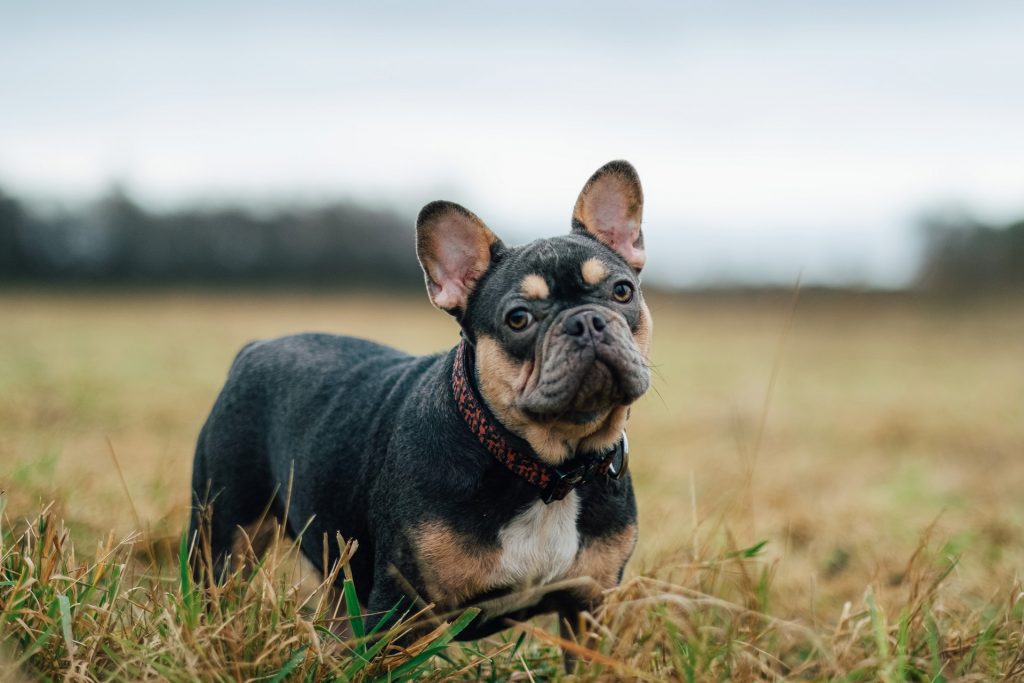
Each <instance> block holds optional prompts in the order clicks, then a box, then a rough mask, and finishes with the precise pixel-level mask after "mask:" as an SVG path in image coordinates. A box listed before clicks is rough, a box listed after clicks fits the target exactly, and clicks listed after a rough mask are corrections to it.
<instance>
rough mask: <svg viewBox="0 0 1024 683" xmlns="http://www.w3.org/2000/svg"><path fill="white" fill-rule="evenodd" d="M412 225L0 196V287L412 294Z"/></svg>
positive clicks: (359, 210) (339, 208)
mask: <svg viewBox="0 0 1024 683" xmlns="http://www.w3.org/2000/svg"><path fill="white" fill-rule="evenodd" d="M412 226H413V219H412V218H411V217H404V216H400V215H398V214H397V213H396V212H394V211H388V210H379V209H373V208H368V207H366V206H362V205H359V204H356V203H353V202H335V203H327V204H323V205H319V206H303V207H279V208H274V209H270V210H266V211H255V210H253V209H251V208H247V207H244V206H238V205H225V206H221V207H216V208H210V207H185V208H180V209H176V210H173V211H167V212H155V211H150V210H147V209H145V208H143V207H142V206H141V205H140V204H138V203H137V202H135V201H134V200H132V199H131V198H130V197H129V196H128V195H127V194H126V193H124V192H123V191H120V190H112V191H111V192H109V193H107V194H106V195H105V196H104V197H102V198H101V199H99V200H97V201H95V202H91V203H89V204H87V205H84V206H81V207H78V208H76V209H70V210H69V209H60V210H53V209H51V210H46V209H43V208H39V207H35V206H32V205H30V204H28V203H27V202H24V201H21V200H19V199H18V198H16V197H14V196H11V195H10V194H7V193H4V192H3V191H0V282H3V283H81V284H89V283H93V284H111V285H117V284H140V285H147V284H152V285H161V284H197V285H268V286H273V285H300V286H306V285H308V286H335V285H337V286H362V285H367V286H373V287H388V288H405V287H412V286H416V287H422V276H421V274H420V270H419V266H418V265H417V263H416V257H415V252H414V248H413V244H414V241H413V227H412Z"/></svg>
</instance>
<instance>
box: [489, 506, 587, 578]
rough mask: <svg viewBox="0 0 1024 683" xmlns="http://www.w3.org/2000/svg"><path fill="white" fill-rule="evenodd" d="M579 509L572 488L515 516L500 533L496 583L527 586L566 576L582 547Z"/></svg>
mask: <svg viewBox="0 0 1024 683" xmlns="http://www.w3.org/2000/svg"><path fill="white" fill-rule="evenodd" d="M579 511H580V501H579V497H578V496H577V495H576V492H575V491H572V492H570V493H569V495H567V496H566V497H565V498H563V499H562V500H559V501H555V502H552V503H550V504H548V505H545V504H544V503H543V502H541V501H539V500H538V501H536V502H534V503H532V504H531V505H530V506H529V507H527V508H526V509H525V510H523V511H521V512H519V514H517V515H516V516H515V517H513V518H512V520H511V521H509V522H508V523H507V524H506V525H505V526H503V527H502V528H501V529H500V531H499V532H498V541H499V543H500V546H501V550H500V556H499V558H498V562H497V568H496V572H495V573H496V575H495V577H494V582H495V584H497V585H505V586H515V587H526V586H535V585H538V584H543V583H548V582H550V581H554V580H557V579H559V578H562V577H564V576H565V575H566V574H567V573H568V571H569V568H570V567H571V566H572V563H573V560H574V559H575V558H576V553H577V551H578V550H579V545H580V538H579V531H578V530H577V528H576V520H577V517H579Z"/></svg>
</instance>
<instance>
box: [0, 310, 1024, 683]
mask: <svg viewBox="0 0 1024 683" xmlns="http://www.w3.org/2000/svg"><path fill="white" fill-rule="evenodd" d="M651 304H652V310H653V312H654V316H655V348H654V358H653V361H654V364H655V366H656V379H655V384H654V386H655V389H656V391H654V392H651V394H650V395H649V396H648V397H646V398H645V399H644V400H643V401H642V402H641V404H640V405H638V406H637V408H636V409H635V411H634V417H633V420H632V422H631V427H630V441H631V445H632V447H633V458H632V463H631V466H632V468H633V472H634V476H635V479H636V485H637V493H638V499H639V504H640V512H641V530H640V534H641V536H640V537H641V540H640V545H639V547H638V550H637V554H636V557H635V558H634V560H633V562H632V563H631V565H630V568H629V570H628V572H627V579H626V581H625V582H624V584H623V586H622V587H621V588H619V589H617V590H615V591H613V592H611V593H610V594H609V595H608V597H607V603H606V606H605V607H604V609H602V610H601V611H600V612H599V613H598V614H595V615H591V616H590V617H589V618H590V619H591V624H590V626H591V631H592V632H594V633H595V634H596V636H595V638H594V639H592V640H590V641H587V642H581V643H560V642H559V640H558V638H557V636H555V635H554V634H555V633H557V629H555V628H554V624H553V622H552V620H550V619H538V620H535V621H534V622H531V623H529V624H523V625H517V626H516V627H514V628H512V629H510V630H509V631H506V632H505V633H503V634H501V635H500V636H497V637H494V638H490V639H486V640H483V641H478V642H472V643H449V642H447V641H448V638H449V637H450V636H452V635H454V633H453V632H454V631H455V630H456V629H457V628H458V627H459V624H460V622H459V619H460V618H463V615H458V614H456V615H448V618H447V625H446V626H442V627H439V628H438V629H437V630H435V631H433V632H431V633H428V634H427V636H426V639H425V640H423V641H422V642H419V643H417V644H416V646H415V647H406V648H405V649H403V648H402V647H401V645H402V643H403V641H399V640H397V638H398V636H399V635H400V634H401V632H402V631H403V629H407V628H412V627H414V626H416V625H417V623H419V622H418V621H417V620H422V618H423V616H422V615H414V614H408V615H406V620H405V621H403V624H402V625H401V626H399V627H396V628H395V629H392V630H391V631H388V632H387V633H376V634H372V635H371V634H365V633H363V634H362V637H360V636H359V628H358V627H357V624H358V620H359V618H360V615H359V614H358V612H357V611H354V610H353V609H352V605H351V604H350V603H346V602H345V601H344V600H341V601H340V602H337V601H333V600H325V599H321V597H322V596H323V595H324V593H323V591H319V592H318V591H313V593H312V595H313V596H314V597H310V596H309V595H306V594H304V593H303V592H301V591H295V590H293V589H292V588H293V582H292V576H291V573H292V572H291V570H290V569H291V565H292V564H293V562H294V550H293V549H290V548H288V547H287V546H284V547H281V548H279V549H278V551H277V552H276V553H274V554H273V555H272V556H271V557H270V558H268V559H267V560H266V561H265V562H264V563H263V564H261V565H259V567H258V570H257V571H256V573H255V575H253V576H249V575H241V574H239V575H236V576H235V577H233V578H232V580H231V581H229V583H228V585H227V586H226V587H225V588H224V589H223V590H221V591H220V592H219V593H218V595H217V596H216V599H214V600H208V599H206V597H205V596H203V595H202V592H203V591H204V590H205V589H204V588H203V587H196V586H192V585H190V583H189V580H188V578H187V575H185V574H183V573H182V571H181V570H182V567H184V566H185V563H186V562H187V557H184V556H183V550H182V548H181V545H180V541H181V533H182V528H183V525H184V523H185V521H186V518H187V505H188V481H189V476H190V461H191V449H192V445H193V442H194V438H195V434H196V432H197V431H198V427H199V425H200V424H201V422H202V420H203V418H204V416H205V413H206V411H207V410H208V409H209V406H210V404H211V403H212V400H213V397H214V396H215V394H216V392H217V390H218V389H219V386H220V383H221V382H222V381H223V377H224V373H225V372H226V369H227V366H228V364H229V363H230V359H231V357H232V356H233V354H234V352H235V350H236V349H237V348H238V347H239V346H240V345H241V344H242V343H244V342H245V341H246V340H248V339H251V338H255V337H267V336H273V335H277V334H284V333H289V332H295V331H301V330H308V329H321V330H327V331H336V332H342V333H350V334H357V335H360V336H367V337H372V338H375V339H379V340H383V341H386V342H389V343H392V344H395V345H396V346H399V347H401V348H405V349H408V350H410V351H415V352H426V351H431V350H438V349H442V348H445V347H446V346H448V345H450V344H452V343H454V341H455V339H456V331H455V328H454V325H453V324H452V323H451V321H450V320H448V319H447V318H446V317H445V316H443V315H441V314H439V313H437V312H436V311H434V310H432V309H431V307H430V306H429V304H427V303H426V302H425V299H423V300H421V299H420V298H415V299H409V300H398V299H371V298H358V297H355V296H332V295H318V296H308V295H301V294H277V295H266V294H261V295H251V296H244V295H240V294H239V295H205V294H188V293H177V294H145V295H130V294H108V295H102V296H100V295H81V296H75V295H70V294H52V293H51V294H39V293H7V294H0V320H2V321H3V323H2V324H0V349H2V350H3V353H2V354H0V488H2V489H3V490H4V494H3V496H2V499H0V500H2V504H3V505H4V506H5V508H6V509H5V510H4V512H3V515H2V519H3V521H2V522H0V525H2V526H0V539H2V540H0V544H2V545H0V640H2V643H3V644H2V645H0V679H3V680H7V679H12V680H37V679H42V680H56V679H65V680H132V681H134V680H196V679H197V678H198V679H209V680H265V681H273V680H296V681H306V680H310V681H314V680H317V681H318V680H388V676H390V677H391V680H400V679H401V678H402V677H403V676H406V677H413V676H417V677H418V680H431V679H438V680H440V679H446V680H448V679H456V680H508V679H516V680H531V679H532V680H550V679H552V678H558V677H559V676H561V675H562V674H561V673H560V654H559V646H563V647H567V648H569V649H573V650H576V651H577V652H578V653H579V654H580V655H581V656H582V658H583V659H584V660H585V661H586V662H587V663H586V664H585V665H584V666H582V667H581V668H580V669H579V671H578V672H577V674H576V679H577V680H605V679H616V678H637V679H641V680H684V681H686V680H689V681H709V680H722V681H724V680H741V681H742V680H764V679H769V680H771V679H794V680H846V681H858V680H864V681H867V680H871V681H874V680H883V681H905V680H915V681H955V680H1000V679H1004V680H1014V679H1019V678H1024V656H1022V655H1021V652H1022V649H1024V594H1022V591H1024V588H1022V586H1021V577H1020V568H1021V567H1022V566H1024V563H1022V560H1024V533H1022V530H1024V525H1022V522H1024V498H1022V497H1021V496H1020V493H1019V492H1020V491H1021V490H1022V489H1024V462H1022V461H1021V459H1020V456H1021V454H1022V453H1024V360H1021V359H1022V358H1024V353H1022V352H1024V302H1021V301H1016V300H1007V301H995V300H991V301H983V302H973V303H970V304H966V303H961V304H940V303H937V302H933V301H928V300H914V299H910V298H906V297H896V296H879V295H861V296H836V295H831V296H826V295H806V296H804V297H803V298H802V300H801V302H800V305H799V307H798V308H797V310H796V313H795V316H794V317H793V318H792V321H791V323H789V322H787V321H789V317H790V302H789V299H788V297H784V296H782V297H774V296H761V297H731V298H730V297H718V298H715V297H708V296H703V297H702V296H689V297H666V296H660V297H652V302H651ZM787 326H789V332H788V333H787V334H786V335H783V332H784V330H785V329H786V328H787ZM784 336H785V338H784V339H783V337H784ZM769 385H771V391H769ZM355 552H358V550H356V551H355ZM335 571H336V572H344V571H345V567H344V566H342V565H339V566H338V567H336V568H335ZM316 596H321V597H316ZM339 622H345V623H347V624H348V629H347V631H346V632H344V633H339V629H338V628H337V626H338V624H339ZM335 633H339V634H338V635H335ZM402 667H405V668H404V669H403V668H402Z"/></svg>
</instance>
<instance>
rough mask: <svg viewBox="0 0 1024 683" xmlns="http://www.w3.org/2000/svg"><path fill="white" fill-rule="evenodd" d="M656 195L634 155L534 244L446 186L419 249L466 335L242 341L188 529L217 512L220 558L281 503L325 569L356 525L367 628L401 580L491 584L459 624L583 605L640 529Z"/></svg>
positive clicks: (226, 563)
mask: <svg viewBox="0 0 1024 683" xmlns="http://www.w3.org/2000/svg"><path fill="white" fill-rule="evenodd" d="M642 212H643V191H642V189H641V186H640V180H639V178H638V176H637V173H636V171H635V169H634V168H633V167H632V166H631V165H630V164H629V163H627V162H625V161H613V162H611V163H608V164H606V165H605V166H603V167H602V168H600V169H599V170H598V171H597V172H596V173H594V175H593V176H591V177H590V179H589V180H588V181H587V182H586V184H585V185H584V187H583V190H582V192H581V193H580V195H579V198H578V199H577V200H576V204H575V208H574V210H573V214H572V223H571V230H570V231H569V233H568V234H564V235H561V236H557V237H552V238H548V239H540V240H537V241H534V242H531V243H529V244H527V245H525V246H519V247H510V246H506V245H505V244H504V243H503V242H502V241H501V240H500V239H498V238H497V237H496V236H495V234H494V233H493V232H491V230H490V229H489V228H488V227H487V226H486V225H485V224H484V223H483V221H481V220H480V219H479V218H477V216H475V215H474V214H473V213H471V212H470V211H468V210H466V209H465V208H463V207H461V206H459V205H458V204H454V203H451V202H447V201H436V202H432V203H430V204H428V205H427V206H425V207H424V208H423V210H422V211H421V212H420V214H419V218H418V220H417V223H416V249H417V255H418V257H419V261H420V264H421V265H422V267H423V273H424V275H425V279H426V286H427V293H428V295H429V297H430V300H431V302H433V304H434V306H436V307H437V308H439V309H441V310H442V311H445V312H446V313H449V314H451V315H452V316H453V317H454V318H455V320H456V321H457V322H458V324H459V326H460V327H461V340H460V341H459V343H458V345H457V346H455V347H454V348H452V349H451V350H449V351H447V352H445V353H440V354H435V355H429V356H419V357H417V356H410V355H407V354H405V353H402V352H401V351H397V350H395V349H392V348H389V347H387V346H382V345H380V344H377V343H374V342H372V341H366V340H363V339H355V338H352V337H344V336H334V335H328V334H300V335H295V336H288V337H283V338H280V339H273V340H269V341H257V342H252V343H250V344H248V345H247V346H245V347H244V348H243V349H242V350H241V351H240V352H239V354H238V356H237V357H236V359H235V361H234V363H233V365H232V366H231V369H230V372H229V374H228V378H227V381H226V384H225V386H224V388H223V390H222V391H221V393H220V395H219V396H218V398H217V400H216V403H215V405H214V406H213V409H212V411H211V413H210V415H209V417H208V419H207V420H206V423H205V425H204V426H203V428H202V431H201V433H200V435H199V440H198V445H197V448H196V454H195V461H194V470H193V479H192V488H193V500H194V503H195V506H196V507H195V512H194V514H193V519H192V529H191V537H192V538H193V539H196V538H197V537H198V536H199V534H200V528H201V526H202V525H203V524H206V525H208V528H207V529H206V530H205V532H204V533H205V538H207V539H208V548H209V554H208V555H207V557H210V558H212V563H210V564H212V566H210V567H208V568H207V572H209V574H211V575H212V576H214V577H217V576H223V574H224V572H225V571H227V570H228V569H230V568H231V567H232V566H233V565H232V561H233V560H234V561H237V560H238V559H239V556H240V555H241V554H242V551H241V550H240V549H239V547H240V546H239V539H240V538H241V536H240V534H241V532H242V530H246V531H247V533H248V535H247V536H246V538H247V539H250V540H254V539H255V538H256V537H257V536H258V534H256V533H255V532H254V531H253V530H252V526H253V525H254V524H256V523H258V522H259V521H260V520H262V519H264V518H266V517H268V516H269V517H272V518H274V519H276V520H278V522H279V523H283V524H284V527H285V528H284V532H285V533H286V534H288V535H290V536H291V537H292V538H295V539H297V540H298V543H299V544H300V548H301V550H302V553H303V554H304V555H305V556H306V558H307V559H308V560H309V562H310V563H312V565H313V566H314V567H316V568H317V569H318V570H319V571H321V572H324V571H327V570H328V569H329V567H330V564H332V563H333V562H334V561H336V560H337V558H338V556H339V548H338V544H337V543H336V542H334V539H335V538H336V537H337V535H338V534H340V535H341V536H342V537H344V538H345V539H356V540H357V541H358V551H357V552H356V553H355V555H354V556H353V558H352V559H351V565H350V567H351V571H352V576H353V579H354V583H355V586H356V589H357V593H358V597H359V600H360V602H361V603H362V605H363V606H364V608H365V610H366V612H367V627H368V628H372V627H373V626H374V625H375V624H376V622H377V621H378V620H379V619H380V618H381V615H384V614H387V613H389V611H390V612H391V613H392V614H394V613H395V612H394V610H393V609H392V608H393V607H395V606H396V605H399V604H402V602H403V601H406V602H405V604H407V605H410V606H411V605H412V604H414V602H415V601H423V603H430V604H433V606H434V609H435V610H444V611H453V610H459V609H462V608H464V607H467V606H471V605H478V606H480V607H481V612H480V613H479V614H478V615H477V617H476V618H475V620H474V622H473V623H472V624H471V625H470V626H469V627H468V628H467V629H466V630H464V631H463V632H462V633H461V634H460V636H459V637H460V638H463V639H471V638H479V637H482V636H485V635H488V634H490V633H493V632H495V631H497V630H501V629H503V628H505V627H507V626H508V625H509V624H510V623H511V621H516V620H524V619H527V618H529V617H530V616H532V615H534V614H538V613H542V612H557V613H558V614H559V615H561V617H562V619H561V623H562V624H563V626H565V625H566V624H568V625H569V626H573V625H575V624H578V623H579V621H580V620H579V618H578V615H579V613H580V612H581V611H582V610H593V609H594V608H595V607H596V606H598V605H599V604H600V602H601V599H602V593H603V592H604V591H606V590H607V589H609V588H612V587H614V586H616V585H618V584H619V582H620V581H621V580H622V573H623V569H624V567H625V565H626V562H627V561H628V559H629V557H630V555H631V554H632V552H633V548H634V546H635V544H636V540H637V511H636V502H635V499H634V494H633V487H632V483H631V479H630V474H629V472H628V469H627V465H628V459H627V454H628V445H627V442H626V436H625V425H626V420H627V417H628V416H629V411H630V406H631V404H633V403H634V402H635V401H636V400H637V399H638V398H640V396H642V395H643V394H644V392H645V391H646V390H647V388H648V386H649V385H650V372H649V367H648V360H647V359H648V353H649V350H650V342H651V330H652V321H651V315H650V311H649V309H648V307H647V305H646V304H645V302H644V298H643V295H642V293H641V291H640V271H641V270H642V269H643V267H644V262H645V260H646V252H645V249H644V239H643V233H642V231H641V225H640V224H641V215H642ZM286 505H287V507H288V509H287V510H286V509H285V508H286ZM268 512H269V515H268ZM325 538H326V539H329V540H330V542H328V543H327V544H326V551H325V544H324V539H325ZM253 545H254V544H253ZM196 555H199V553H198V552H197V553H196ZM325 559H326V561H327V562H328V566H324V561H325ZM200 564H202V563H199V562H197V563H196V564H195V565H194V566H195V567H196V569H195V571H196V572H197V573H200V570H199V568H198V567H199V565H200Z"/></svg>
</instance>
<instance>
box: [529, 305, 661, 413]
mask: <svg viewBox="0 0 1024 683" xmlns="http://www.w3.org/2000/svg"><path fill="white" fill-rule="evenodd" d="M605 322H606V326H605V327H604V328H603V330H602V333H601V334H600V335H598V336H596V337H594V338H587V339H584V340H581V339H580V338H579V337H574V336H572V335H569V334H566V333H565V332H564V331H563V327H562V326H561V325H552V326H551V329H550V330H549V332H548V333H547V334H546V335H545V338H544V339H543V340H542V342H541V344H540V345H539V346H538V351H537V355H536V359H535V365H534V369H533V372H532V373H531V374H530V378H529V380H528V381H527V383H526V386H525V387H524V389H523V391H522V392H521V393H520V395H519V398H518V401H517V404H518V408H519V409H520V410H522V411H523V413H524V414H525V415H526V416H527V417H529V418H530V419H532V420H534V421H536V422H566V423H572V424H580V425H582V424H589V423H592V422H595V421H597V420H600V419H602V418H603V417H605V416H606V415H607V414H608V412H609V411H610V410H611V409H612V408H614V407H616V406H624V405H629V404H630V403H632V402H634V401H635V400H637V399H638V398H640V396H642V395H643V394H644V392H646V391H647V388H648V387H649V386H650V371H649V369H648V367H647V362H646V360H645V359H644V357H643V355H642V354H641V353H640V350H639V349H638V348H637V345H636V342H635V340H634V338H633V335H632V333H631V332H630V330H629V327H628V326H627V324H626V322H625V320H624V319H622V317H621V316H607V319H606V321H605Z"/></svg>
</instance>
